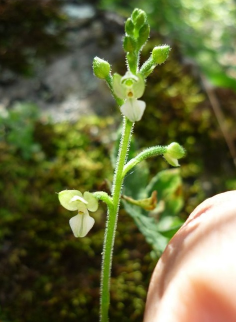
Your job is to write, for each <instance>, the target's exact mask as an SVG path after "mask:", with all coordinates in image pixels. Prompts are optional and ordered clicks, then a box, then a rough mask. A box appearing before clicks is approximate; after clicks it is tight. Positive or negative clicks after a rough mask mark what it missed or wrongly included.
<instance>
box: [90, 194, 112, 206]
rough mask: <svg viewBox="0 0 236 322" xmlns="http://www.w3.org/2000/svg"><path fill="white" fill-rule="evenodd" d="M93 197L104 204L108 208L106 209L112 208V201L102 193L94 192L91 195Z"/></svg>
mask: <svg viewBox="0 0 236 322" xmlns="http://www.w3.org/2000/svg"><path fill="white" fill-rule="evenodd" d="M93 195H94V197H95V198H97V199H98V200H101V201H103V202H105V203H106V204H107V206H108V208H112V207H113V201H112V198H111V197H110V196H109V195H108V194H107V193H106V192H104V191H96V192H94V193H93Z"/></svg>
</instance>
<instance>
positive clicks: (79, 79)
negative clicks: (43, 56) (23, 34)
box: [0, 4, 124, 122]
mask: <svg viewBox="0 0 236 322" xmlns="http://www.w3.org/2000/svg"><path fill="white" fill-rule="evenodd" d="M63 10H64V12H65V13H67V15H69V17H70V18H69V20H68V24H67V27H66V39H65V42H66V46H67V50H66V52H64V53H60V54H58V56H56V57H55V56H54V58H52V59H50V62H47V63H45V62H36V68H35V75H34V76H33V77H32V78H24V77H22V76H19V75H13V74H11V73H10V72H9V71H7V72H5V73H3V74H2V75H1V76H0V106H1V108H2V109H5V108H9V107H10V106H11V105H12V104H13V103H14V102H16V101H17V102H21V101H22V102H25V101H27V102H33V103H35V104H37V105H38V106H39V108H40V111H41V114H42V116H44V117H45V116H46V117H48V116H49V117H50V118H51V120H53V122H60V121H64V120H68V121H74V120H76V119H78V118H79V117H80V116H81V115H89V114H98V115H110V114H113V113H115V110H116V108H115V103H114V100H113V98H112V97H111V95H110V93H109V89H108V88H107V86H106V84H105V83H104V82H103V81H101V80H98V79H97V78H96V77H95V76H94V75H93V71H92V61H93V58H94V56H99V57H101V58H104V59H106V60H108V61H109V62H110V63H111V64H113V63H115V62H117V61H120V60H121V59H124V54H123V50H122V36H123V28H124V21H123V19H122V18H120V17H119V16H117V15H116V14H114V13H106V12H97V11H95V9H94V8H93V7H91V6H90V5H88V6H85V5H83V6H79V5H75V4H73V5H72V4H70V5H65V6H64V7H63Z"/></svg>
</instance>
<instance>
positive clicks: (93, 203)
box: [84, 191, 98, 211]
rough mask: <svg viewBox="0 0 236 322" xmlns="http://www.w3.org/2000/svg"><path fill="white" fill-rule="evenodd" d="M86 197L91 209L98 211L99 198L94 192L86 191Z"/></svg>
mask: <svg viewBox="0 0 236 322" xmlns="http://www.w3.org/2000/svg"><path fill="white" fill-rule="evenodd" d="M84 199H85V200H86V201H87V203H88V204H87V208H88V210H89V211H96V210H97V209H98V200H97V199H96V198H95V197H94V196H93V194H92V193H90V192H88V191H85V193H84Z"/></svg>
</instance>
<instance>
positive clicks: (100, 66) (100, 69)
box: [93, 57, 111, 79]
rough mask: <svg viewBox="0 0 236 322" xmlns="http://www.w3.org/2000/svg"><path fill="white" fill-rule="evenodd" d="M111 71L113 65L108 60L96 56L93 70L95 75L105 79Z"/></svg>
mask: <svg viewBox="0 0 236 322" xmlns="http://www.w3.org/2000/svg"><path fill="white" fill-rule="evenodd" d="M110 71H111V66H110V64H109V63H108V62H107V61H105V60H103V59H101V58H99V57H95V58H94V60H93V72H94V75H95V76H97V77H98V78H101V79H105V78H106V77H107V76H109V74H110Z"/></svg>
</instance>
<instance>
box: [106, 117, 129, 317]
mask: <svg viewBox="0 0 236 322" xmlns="http://www.w3.org/2000/svg"><path fill="white" fill-rule="evenodd" d="M132 128H133V124H132V123H131V122H130V121H129V120H128V119H126V118H125V117H124V123H123V132H122V137H121V141H120V148H119V153H118V158H117V163H116V169H115V176H114V181H113V188H112V199H113V207H110V208H109V209H108V214H107V223H106V231H105V239H104V245H103V258H102V276H101V302H100V321H101V322H107V321H108V310H109V305H110V276H111V266H112V254H113V246H114V241H115V233H116V226H117V220H118V212H119V206H120V197H121V190H122V184H123V178H122V173H123V168H124V165H125V162H126V159H127V153H128V150H129V144H130V139H131V133H132Z"/></svg>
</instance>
